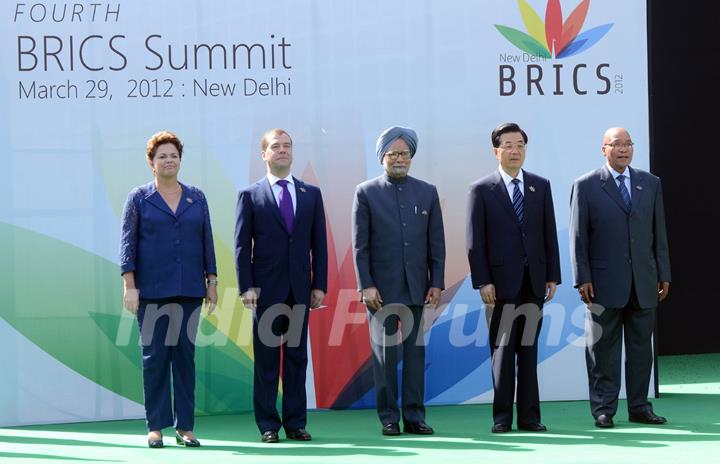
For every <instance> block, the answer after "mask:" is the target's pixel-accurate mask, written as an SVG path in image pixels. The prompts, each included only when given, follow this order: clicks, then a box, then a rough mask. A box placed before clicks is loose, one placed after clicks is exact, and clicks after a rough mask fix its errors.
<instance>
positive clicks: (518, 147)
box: [498, 142, 525, 150]
mask: <svg viewBox="0 0 720 464" xmlns="http://www.w3.org/2000/svg"><path fill="white" fill-rule="evenodd" d="M498 148H500V149H503V150H512V149H513V148H514V149H516V150H524V149H525V144H524V143H522V142H520V143H515V144H513V143H503V144H502V145H500V146H499V147H498Z"/></svg>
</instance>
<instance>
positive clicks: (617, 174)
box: [605, 163, 630, 181]
mask: <svg viewBox="0 0 720 464" xmlns="http://www.w3.org/2000/svg"><path fill="white" fill-rule="evenodd" d="M605 166H607V168H608V171H610V174H611V175H612V176H613V179H615V181H617V178H618V176H619V175H623V176H625V177H627V178H630V169H628V168H625V170H624V171H623V172H617V171H616V170H615V169H613V168H612V167H610V163H607V164H605Z"/></svg>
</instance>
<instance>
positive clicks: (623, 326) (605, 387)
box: [585, 285, 655, 418]
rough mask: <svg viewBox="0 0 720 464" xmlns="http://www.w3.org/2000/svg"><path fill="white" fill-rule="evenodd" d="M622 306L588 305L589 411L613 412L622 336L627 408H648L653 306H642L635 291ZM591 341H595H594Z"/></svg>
mask: <svg viewBox="0 0 720 464" xmlns="http://www.w3.org/2000/svg"><path fill="white" fill-rule="evenodd" d="M630 295H631V296H630V300H629V301H628V303H627V304H626V305H625V306H624V307H622V308H604V309H603V308H602V307H599V306H593V307H592V308H591V309H590V316H591V317H592V324H591V327H590V330H589V332H588V336H589V337H590V340H588V343H587V344H586V348H585V360H586V362H587V372H588V384H589V390H590V408H591V411H592V415H593V416H594V417H596V418H597V417H598V416H600V415H601V414H607V415H609V416H614V415H615V413H616V412H617V407H618V395H619V394H620V380H621V372H622V369H621V364H620V363H621V359H622V339H623V338H622V337H623V336H624V339H625V390H626V392H627V400H628V401H627V406H628V411H629V412H630V413H632V414H636V413H642V412H646V411H651V410H652V406H651V404H650V402H649V401H648V389H649V387H650V374H651V373H652V363H653V349H652V334H653V329H654V327H655V308H641V307H640V304H639V303H638V299H637V296H636V295H635V286H634V285H633V288H632V290H631V292H630ZM593 341H594V342H593Z"/></svg>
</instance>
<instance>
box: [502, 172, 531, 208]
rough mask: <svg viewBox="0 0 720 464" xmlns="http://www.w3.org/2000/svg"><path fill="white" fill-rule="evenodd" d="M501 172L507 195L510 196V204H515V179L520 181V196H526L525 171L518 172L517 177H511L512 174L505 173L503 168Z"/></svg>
mask: <svg viewBox="0 0 720 464" xmlns="http://www.w3.org/2000/svg"><path fill="white" fill-rule="evenodd" d="M498 170H499V171H500V175H501V176H502V180H503V182H505V188H506V189H507V193H508V195H509V196H510V203H512V202H513V193H514V192H515V184H513V183H512V181H513V179H517V180H519V181H520V183H519V184H518V188H519V189H520V195H523V196H525V184H524V181H523V170H522V169H521V170H520V171H518V175H517V177H511V176H510V174H508V173H507V172H505V171H503V169H502V168H498Z"/></svg>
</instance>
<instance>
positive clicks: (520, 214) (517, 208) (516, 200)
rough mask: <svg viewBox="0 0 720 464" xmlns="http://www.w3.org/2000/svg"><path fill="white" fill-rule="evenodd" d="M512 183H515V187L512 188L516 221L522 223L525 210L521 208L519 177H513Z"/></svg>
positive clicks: (521, 195) (521, 198)
mask: <svg viewBox="0 0 720 464" xmlns="http://www.w3.org/2000/svg"><path fill="white" fill-rule="evenodd" d="M512 183H513V184H514V185H515V189H514V190H513V209H514V210H515V214H516V215H517V218H518V221H520V224H522V223H523V220H524V219H525V210H524V208H523V194H522V192H520V179H513V180H512Z"/></svg>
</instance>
